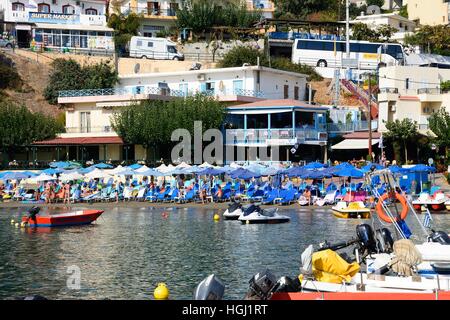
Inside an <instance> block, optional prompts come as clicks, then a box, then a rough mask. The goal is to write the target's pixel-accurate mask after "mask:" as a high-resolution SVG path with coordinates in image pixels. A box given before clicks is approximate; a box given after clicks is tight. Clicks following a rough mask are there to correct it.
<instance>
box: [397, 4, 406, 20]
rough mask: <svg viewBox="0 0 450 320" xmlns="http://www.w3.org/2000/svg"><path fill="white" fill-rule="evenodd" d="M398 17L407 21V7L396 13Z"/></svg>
mask: <svg viewBox="0 0 450 320" xmlns="http://www.w3.org/2000/svg"><path fill="white" fill-rule="evenodd" d="M398 14H399V15H400V16H402V17H403V18H406V19H408V5H404V6H402V7H401V8H400V11H399V12H398Z"/></svg>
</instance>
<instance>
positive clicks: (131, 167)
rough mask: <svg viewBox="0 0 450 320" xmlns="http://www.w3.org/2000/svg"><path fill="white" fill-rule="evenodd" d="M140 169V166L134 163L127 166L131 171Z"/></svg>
mask: <svg viewBox="0 0 450 320" xmlns="http://www.w3.org/2000/svg"><path fill="white" fill-rule="evenodd" d="M140 167H142V164H139V163H134V164H132V165H129V166H128V168H130V169H132V170H136V169H139V168H140Z"/></svg>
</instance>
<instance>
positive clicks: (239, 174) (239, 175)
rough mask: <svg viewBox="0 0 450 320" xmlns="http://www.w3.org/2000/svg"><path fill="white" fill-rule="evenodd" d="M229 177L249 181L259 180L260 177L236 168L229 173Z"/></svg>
mask: <svg viewBox="0 0 450 320" xmlns="http://www.w3.org/2000/svg"><path fill="white" fill-rule="evenodd" d="M230 177H231V178H232V179H243V180H250V179H251V178H259V177H261V175H260V174H259V173H256V172H252V171H250V170H247V169H244V168H238V169H236V170H234V171H232V172H231V173H230Z"/></svg>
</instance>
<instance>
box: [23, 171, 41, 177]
mask: <svg viewBox="0 0 450 320" xmlns="http://www.w3.org/2000/svg"><path fill="white" fill-rule="evenodd" d="M23 173H25V174H26V175H28V176H29V177H36V176H38V175H39V174H38V173H34V172H31V171H24V172H23Z"/></svg>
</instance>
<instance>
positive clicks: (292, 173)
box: [282, 167, 306, 178]
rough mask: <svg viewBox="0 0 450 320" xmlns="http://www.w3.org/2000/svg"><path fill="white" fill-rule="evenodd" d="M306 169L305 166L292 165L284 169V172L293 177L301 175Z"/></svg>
mask: <svg viewBox="0 0 450 320" xmlns="http://www.w3.org/2000/svg"><path fill="white" fill-rule="evenodd" d="M305 171H306V169H303V167H291V168H289V169H286V170H284V171H282V173H283V174H285V175H287V176H288V177H289V178H293V177H300V176H301V175H302V174H303V173H304V172H305Z"/></svg>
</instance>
